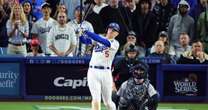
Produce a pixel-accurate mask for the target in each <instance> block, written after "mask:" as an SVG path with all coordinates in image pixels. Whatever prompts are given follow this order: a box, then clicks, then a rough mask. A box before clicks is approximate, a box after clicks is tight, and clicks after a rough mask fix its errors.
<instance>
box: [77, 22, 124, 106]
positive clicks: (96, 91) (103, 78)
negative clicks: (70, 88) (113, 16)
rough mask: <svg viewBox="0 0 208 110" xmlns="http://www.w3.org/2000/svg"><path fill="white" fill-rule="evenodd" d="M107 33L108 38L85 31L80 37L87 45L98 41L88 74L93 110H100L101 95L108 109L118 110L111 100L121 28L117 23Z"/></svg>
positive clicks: (112, 24)
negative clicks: (116, 38)
mask: <svg viewBox="0 0 208 110" xmlns="http://www.w3.org/2000/svg"><path fill="white" fill-rule="evenodd" d="M106 31H107V34H106V37H102V36H99V35H97V34H95V33H92V32H89V31H84V34H83V35H82V36H81V37H80V41H82V42H83V43H86V44H92V40H94V41H96V42H94V43H93V45H94V48H93V53H92V57H91V60H90V64H89V69H88V73H87V80H88V85H89V89H90V93H91V95H92V110H100V102H101V95H102V99H103V102H104V105H105V106H106V108H107V109H108V110H116V106H115V104H114V102H113V101H112V99H111V96H112V86H113V78H112V73H111V66H112V62H113V59H114V57H115V54H116V52H117V50H118V48H119V42H118V41H117V40H115V37H116V36H118V34H119V31H120V27H119V25H118V24H117V23H110V24H109V25H108V27H107V30H106ZM86 36H87V37H86ZM91 39H92V40H91Z"/></svg>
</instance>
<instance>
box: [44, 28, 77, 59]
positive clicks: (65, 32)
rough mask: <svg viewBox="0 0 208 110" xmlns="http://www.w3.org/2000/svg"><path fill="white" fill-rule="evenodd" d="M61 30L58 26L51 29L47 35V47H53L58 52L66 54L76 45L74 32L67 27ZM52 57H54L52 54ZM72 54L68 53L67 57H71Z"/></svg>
mask: <svg viewBox="0 0 208 110" xmlns="http://www.w3.org/2000/svg"><path fill="white" fill-rule="evenodd" d="M65 26H66V27H64V28H61V27H60V26H59V25H56V26H54V27H52V29H51V31H50V33H49V36H50V37H49V40H48V41H49V42H48V47H49V46H50V45H53V46H54V47H55V48H56V49H57V50H58V51H61V52H66V51H67V50H68V49H69V48H70V47H71V46H72V45H74V46H75V45H76V44H77V40H76V35H75V31H74V30H73V28H71V27H70V26H69V25H65ZM52 55H55V53H54V52H52ZM72 55H73V53H70V54H69V56H72Z"/></svg>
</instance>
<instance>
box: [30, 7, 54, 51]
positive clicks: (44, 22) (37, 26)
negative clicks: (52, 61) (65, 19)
mask: <svg viewBox="0 0 208 110" xmlns="http://www.w3.org/2000/svg"><path fill="white" fill-rule="evenodd" d="M41 8H42V12H43V18H41V19H39V20H38V21H37V22H35V23H34V24H33V27H32V30H31V33H32V34H33V36H35V37H38V38H39V40H40V46H41V49H42V51H43V53H45V54H46V55H50V54H51V50H50V49H49V48H48V46H47V45H48V44H47V43H48V37H49V35H48V34H49V32H50V30H51V28H52V27H53V26H54V25H56V24H57V22H56V21H55V20H54V19H53V18H51V17H50V13H51V9H50V4H48V3H43V4H42V5H41Z"/></svg>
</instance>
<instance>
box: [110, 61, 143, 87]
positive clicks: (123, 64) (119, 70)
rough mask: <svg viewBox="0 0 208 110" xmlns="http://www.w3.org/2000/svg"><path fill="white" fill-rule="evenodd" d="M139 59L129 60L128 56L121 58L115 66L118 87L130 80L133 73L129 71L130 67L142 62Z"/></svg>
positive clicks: (114, 74)
mask: <svg viewBox="0 0 208 110" xmlns="http://www.w3.org/2000/svg"><path fill="white" fill-rule="evenodd" d="M140 62H141V61H139V60H137V59H136V60H132V61H131V60H128V59H126V58H123V59H121V60H119V61H118V62H117V63H116V64H115V67H114V71H113V73H112V74H113V78H114V82H115V85H116V88H117V89H119V88H120V86H121V84H122V83H123V82H124V81H126V80H128V79H129V78H130V77H131V76H132V75H131V74H130V73H129V68H130V67H132V66H134V65H136V64H138V63H140Z"/></svg>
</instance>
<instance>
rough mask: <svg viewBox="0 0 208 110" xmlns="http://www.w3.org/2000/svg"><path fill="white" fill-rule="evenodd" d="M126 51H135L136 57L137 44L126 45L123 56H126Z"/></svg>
mask: <svg viewBox="0 0 208 110" xmlns="http://www.w3.org/2000/svg"><path fill="white" fill-rule="evenodd" d="M128 52H136V53H137V55H136V57H137V56H138V55H139V50H138V48H137V46H135V45H133V44H130V45H129V46H128V47H126V49H125V56H126V57H128V55H127V54H128Z"/></svg>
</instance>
